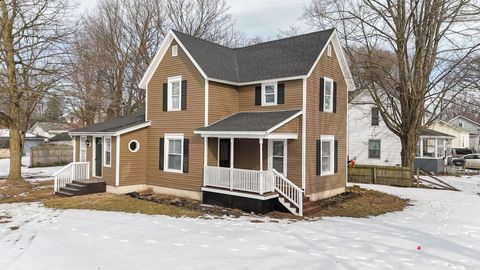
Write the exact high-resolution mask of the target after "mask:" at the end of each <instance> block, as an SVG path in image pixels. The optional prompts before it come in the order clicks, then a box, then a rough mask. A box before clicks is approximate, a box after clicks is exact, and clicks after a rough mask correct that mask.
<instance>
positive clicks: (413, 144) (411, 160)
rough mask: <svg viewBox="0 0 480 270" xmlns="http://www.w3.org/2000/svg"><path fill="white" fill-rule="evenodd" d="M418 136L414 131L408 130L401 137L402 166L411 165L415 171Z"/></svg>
mask: <svg viewBox="0 0 480 270" xmlns="http://www.w3.org/2000/svg"><path fill="white" fill-rule="evenodd" d="M417 140H418V139H417V138H416V136H415V133H414V132H408V133H407V134H406V135H405V136H403V137H401V138H400V141H401V143H402V151H401V156H402V166H403V167H409V168H411V169H412V171H413V167H414V165H415V155H416V152H417V151H416V150H417Z"/></svg>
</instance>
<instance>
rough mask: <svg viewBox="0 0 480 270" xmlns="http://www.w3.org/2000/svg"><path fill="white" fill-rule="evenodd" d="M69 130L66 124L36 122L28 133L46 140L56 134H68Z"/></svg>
mask: <svg viewBox="0 0 480 270" xmlns="http://www.w3.org/2000/svg"><path fill="white" fill-rule="evenodd" d="M70 128H71V126H70V125H69V124H67V123H54V122H37V123H35V124H34V125H33V127H32V128H31V129H30V133H32V134H35V135H39V136H42V137H46V138H52V137H53V136H55V135H57V134H60V133H64V132H68V130H69V129H70Z"/></svg>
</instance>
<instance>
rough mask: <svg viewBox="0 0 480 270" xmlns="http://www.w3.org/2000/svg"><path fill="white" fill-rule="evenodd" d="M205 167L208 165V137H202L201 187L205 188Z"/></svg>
mask: <svg viewBox="0 0 480 270" xmlns="http://www.w3.org/2000/svg"><path fill="white" fill-rule="evenodd" d="M207 165H208V137H203V186H204V187H205V186H206V185H205V181H206V180H205V178H206V177H207V174H206V171H207Z"/></svg>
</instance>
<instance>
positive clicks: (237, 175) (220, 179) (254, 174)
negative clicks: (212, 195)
mask: <svg viewBox="0 0 480 270" xmlns="http://www.w3.org/2000/svg"><path fill="white" fill-rule="evenodd" d="M204 170H205V172H204V183H205V186H213V187H220V188H225V189H230V190H240V191H247V192H254V193H259V194H263V193H267V192H273V191H274V187H273V175H272V173H271V172H268V171H256V170H247V169H237V168H224V167H213V166H205V168H204Z"/></svg>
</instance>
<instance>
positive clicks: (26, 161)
mask: <svg viewBox="0 0 480 270" xmlns="http://www.w3.org/2000/svg"><path fill="white" fill-rule="evenodd" d="M28 166H30V156H23V157H22V176H23V177H24V178H25V179H26V180H28V181H43V180H53V177H52V175H53V174H54V173H56V172H57V171H58V170H60V169H61V168H62V167H61V166H60V167H43V168H29V167H28ZM9 167H10V159H8V158H6V159H0V179H4V178H6V177H7V176H8V170H9Z"/></svg>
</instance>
